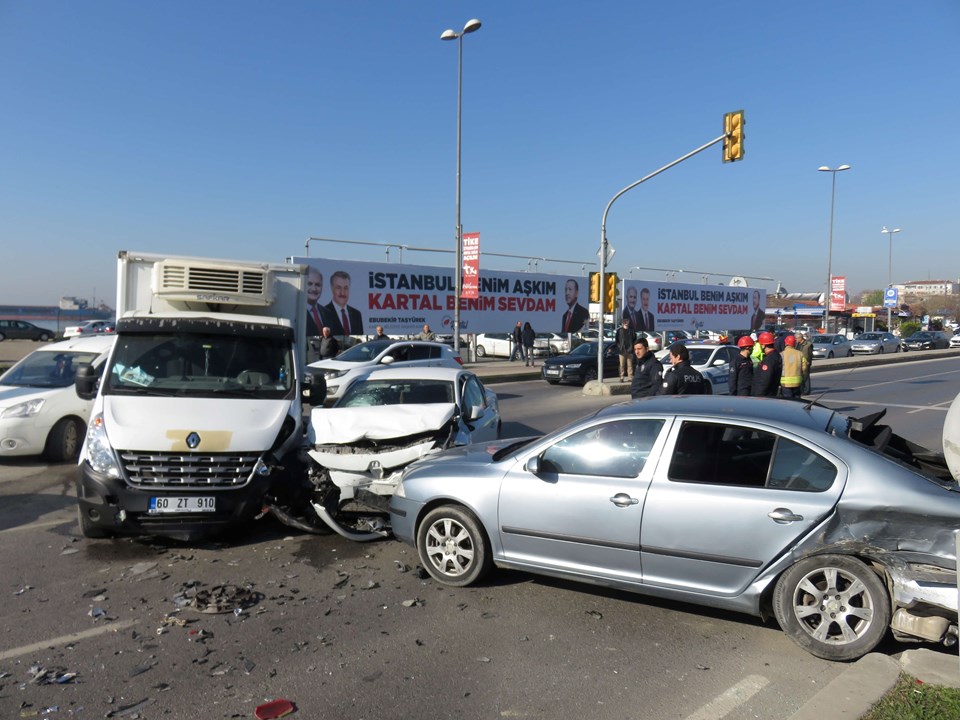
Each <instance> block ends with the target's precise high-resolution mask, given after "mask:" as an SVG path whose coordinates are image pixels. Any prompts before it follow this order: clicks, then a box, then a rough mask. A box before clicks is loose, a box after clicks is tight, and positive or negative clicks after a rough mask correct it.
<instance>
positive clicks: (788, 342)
mask: <svg viewBox="0 0 960 720" xmlns="http://www.w3.org/2000/svg"><path fill="white" fill-rule="evenodd" d="M783 342H784V344H786V345H789V346H790V347H794V346H795V345H796V344H797V338H795V337H794V336H793V335H787V336H786V337H785V338H784V339H783Z"/></svg>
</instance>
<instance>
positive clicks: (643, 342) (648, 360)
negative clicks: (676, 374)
mask: <svg viewBox="0 0 960 720" xmlns="http://www.w3.org/2000/svg"><path fill="white" fill-rule="evenodd" d="M633 352H634V354H635V355H636V356H637V362H636V365H637V367H636V368H635V370H634V372H633V381H632V382H631V383H630V397H631V398H633V399H634V400H636V399H637V398H642V397H650V396H652V395H656V394H657V392H659V390H660V373H661V372H662V371H663V366H662V365H661V364H660V361H659V360H657V358H656V357H655V356H654V354H653V353H652V352H650V345H649V343H648V342H647V339H646V338H645V337H642V338H637V340H636V342H635V343H634V345H633Z"/></svg>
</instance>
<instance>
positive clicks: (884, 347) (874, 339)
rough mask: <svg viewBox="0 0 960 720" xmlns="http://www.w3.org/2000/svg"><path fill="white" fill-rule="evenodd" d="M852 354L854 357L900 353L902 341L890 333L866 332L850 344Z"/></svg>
mask: <svg viewBox="0 0 960 720" xmlns="http://www.w3.org/2000/svg"><path fill="white" fill-rule="evenodd" d="M850 352H852V353H853V354H854V355H881V354H883V353H888V352H892V353H896V352H900V341H899V340H897V338H896V337H894V336H893V333H888V332H865V333H861V334H860V335H858V336H857V337H856V338H855V339H854V341H853V342H852V343H850Z"/></svg>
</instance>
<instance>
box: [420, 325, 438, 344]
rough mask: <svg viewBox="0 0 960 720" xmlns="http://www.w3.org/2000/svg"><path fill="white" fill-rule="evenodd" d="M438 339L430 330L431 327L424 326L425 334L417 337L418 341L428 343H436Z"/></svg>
mask: <svg viewBox="0 0 960 720" xmlns="http://www.w3.org/2000/svg"><path fill="white" fill-rule="evenodd" d="M436 339H437V336H436V335H434V334H433V331H432V330H431V329H430V326H429V325H424V326H423V332H421V333H420V334H419V335H417V340H425V341H427V342H434V341H435V340H436Z"/></svg>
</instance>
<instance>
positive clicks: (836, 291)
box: [830, 275, 847, 312]
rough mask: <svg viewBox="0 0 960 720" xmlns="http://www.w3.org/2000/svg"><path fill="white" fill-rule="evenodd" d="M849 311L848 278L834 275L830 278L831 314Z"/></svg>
mask: <svg viewBox="0 0 960 720" xmlns="http://www.w3.org/2000/svg"><path fill="white" fill-rule="evenodd" d="M846 309H847V276H846V275H834V276H833V277H832V278H830V312H843V311H844V310H846Z"/></svg>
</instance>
